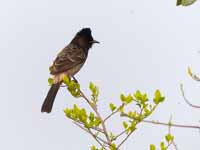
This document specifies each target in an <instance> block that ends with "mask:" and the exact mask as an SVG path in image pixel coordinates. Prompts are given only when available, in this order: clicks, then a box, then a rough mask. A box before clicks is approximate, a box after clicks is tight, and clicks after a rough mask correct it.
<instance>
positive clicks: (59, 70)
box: [41, 28, 99, 113]
mask: <svg viewBox="0 0 200 150" xmlns="http://www.w3.org/2000/svg"><path fill="white" fill-rule="evenodd" d="M94 43H99V42H98V41H96V40H94V39H93V37H92V34H91V30H90V28H83V29H82V30H80V31H79V32H78V33H77V34H76V35H75V37H74V38H73V39H72V41H71V42H70V43H69V45H67V46H66V47H65V48H64V49H62V50H61V52H60V53H58V55H57V57H56V59H55V60H54V62H53V65H52V66H51V67H50V74H51V75H53V76H54V77H53V84H52V86H51V88H50V89H49V92H48V94H47V96H46V98H45V100H44V103H43V105H42V108H41V112H47V113H50V112H51V110H52V107H53V103H54V100H55V97H56V94H57V92H58V90H59V88H60V85H61V84H62V82H63V78H64V76H68V77H73V76H74V75H75V74H76V73H77V72H78V71H79V70H80V69H81V67H82V66H83V64H84V63H85V61H86V59H87V56H88V50H89V49H90V48H91V47H92V45H93V44H94Z"/></svg>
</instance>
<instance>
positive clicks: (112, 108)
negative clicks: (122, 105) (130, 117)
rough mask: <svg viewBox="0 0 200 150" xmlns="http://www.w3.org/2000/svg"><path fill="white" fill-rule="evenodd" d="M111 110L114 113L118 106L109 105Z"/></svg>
mask: <svg viewBox="0 0 200 150" xmlns="http://www.w3.org/2000/svg"><path fill="white" fill-rule="evenodd" d="M109 107H110V110H111V111H112V112H113V111H114V110H115V109H116V106H115V105H114V104H113V103H110V104H109Z"/></svg>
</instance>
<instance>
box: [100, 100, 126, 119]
mask: <svg viewBox="0 0 200 150" xmlns="http://www.w3.org/2000/svg"><path fill="white" fill-rule="evenodd" d="M124 105H125V104H124V103H123V104H122V105H121V106H119V108H118V109H117V110H115V111H113V112H112V113H111V114H110V115H108V116H107V117H106V118H105V119H104V121H103V122H106V120H108V119H109V118H110V117H112V116H113V115H114V114H116V113H117V112H119V110H120V109H121V108H122V107H123V106H124Z"/></svg>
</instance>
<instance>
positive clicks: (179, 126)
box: [142, 120, 200, 130]
mask: <svg viewBox="0 0 200 150" xmlns="http://www.w3.org/2000/svg"><path fill="white" fill-rule="evenodd" d="M142 122H145V123H151V124H155V125H163V126H167V127H168V126H171V127H178V128H191V129H199V130H200V126H193V125H182V124H174V123H170V124H169V123H164V122H159V121H152V120H142Z"/></svg>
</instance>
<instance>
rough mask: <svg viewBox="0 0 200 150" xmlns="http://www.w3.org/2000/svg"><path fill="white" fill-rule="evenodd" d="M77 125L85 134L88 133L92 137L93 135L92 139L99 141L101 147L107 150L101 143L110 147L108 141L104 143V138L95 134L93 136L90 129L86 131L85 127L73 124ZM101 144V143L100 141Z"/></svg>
mask: <svg viewBox="0 0 200 150" xmlns="http://www.w3.org/2000/svg"><path fill="white" fill-rule="evenodd" d="M73 123H74V124H75V125H77V126H78V127H79V128H81V129H82V130H84V131H85V132H87V133H89V134H90V135H92V137H93V138H94V139H95V141H97V143H99V145H101V146H102V147H103V148H104V149H105V150H106V148H105V146H104V145H103V144H102V143H101V142H103V143H105V144H107V145H109V144H108V143H107V142H106V141H104V140H103V139H102V138H100V137H97V136H96V135H95V134H93V133H92V131H90V130H89V129H88V130H87V129H85V128H84V127H82V126H81V125H79V124H78V123H77V122H73ZM99 140H100V141H101V142H100V141H99Z"/></svg>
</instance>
